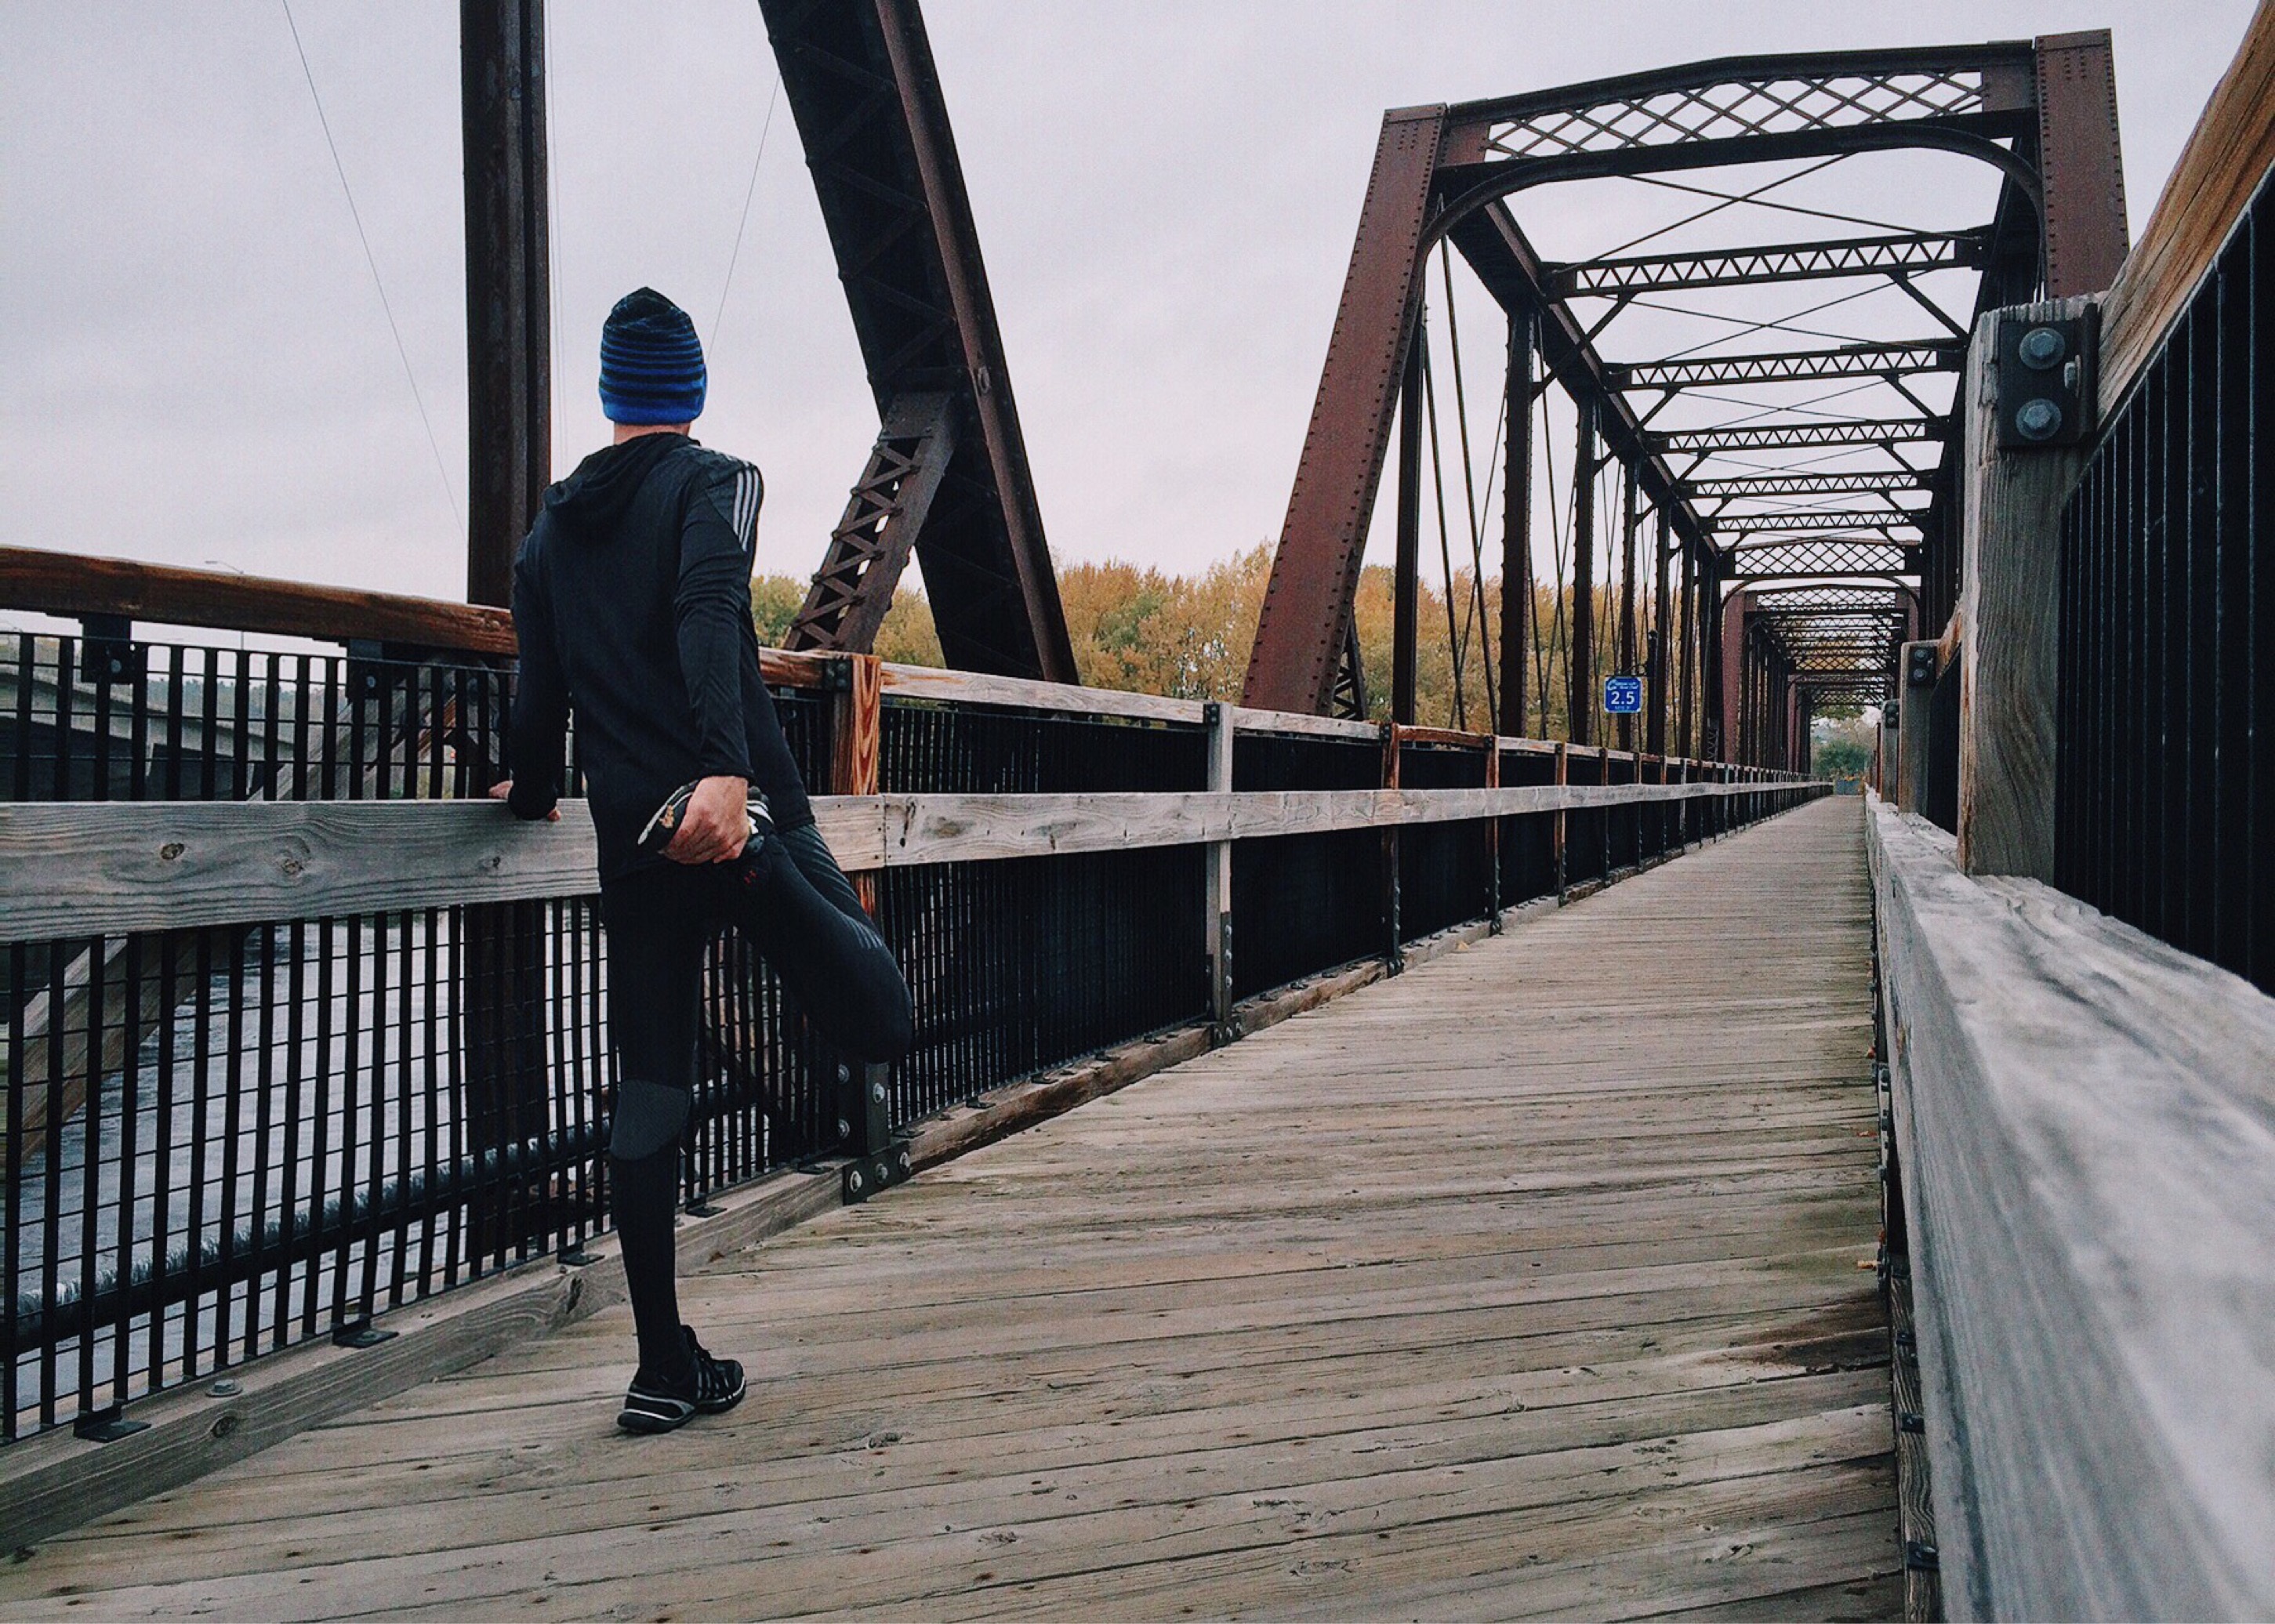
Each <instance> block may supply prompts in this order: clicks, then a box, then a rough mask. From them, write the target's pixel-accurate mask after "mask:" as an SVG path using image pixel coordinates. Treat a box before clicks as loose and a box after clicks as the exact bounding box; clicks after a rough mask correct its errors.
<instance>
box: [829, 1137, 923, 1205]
mask: <svg viewBox="0 0 2275 1624" xmlns="http://www.w3.org/2000/svg"><path fill="white" fill-rule="evenodd" d="M915 1172H916V1152H915V1150H914V1149H913V1147H911V1145H910V1144H909V1142H908V1141H907V1140H905V1139H896V1140H895V1141H893V1143H892V1144H890V1145H888V1147H887V1148H886V1150H885V1152H883V1154H881V1155H877V1156H864V1157H862V1158H861V1159H858V1161H850V1162H848V1163H846V1164H845V1171H844V1174H843V1178H844V1181H845V1188H844V1197H845V1205H847V1206H858V1205H860V1204H861V1203H862V1202H864V1201H866V1200H867V1199H868V1198H869V1197H872V1196H873V1195H875V1194H876V1193H877V1192H878V1191H879V1190H889V1189H891V1188H892V1187H893V1186H894V1185H896V1184H905V1183H907V1182H908V1181H909V1178H910V1176H911V1175H912V1174H914V1173H915Z"/></svg>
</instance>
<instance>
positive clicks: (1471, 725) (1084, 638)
mask: <svg viewBox="0 0 2275 1624" xmlns="http://www.w3.org/2000/svg"><path fill="white" fill-rule="evenodd" d="M1271 574H1272V549H1271V548H1269V547H1256V548H1250V549H1249V550H1248V551H1246V552H1243V553H1238V554H1236V555H1233V556H1232V557H1230V558H1227V559H1223V560H1221V561H1220V562H1218V563H1214V564H1212V565H1210V566H1209V567H1208V568H1207V569H1206V570H1203V571H1201V572H1200V573H1199V574H1198V575H1171V574H1168V573H1167V572H1165V571H1163V570H1158V569H1152V568H1145V567H1141V566H1139V565H1137V564H1131V563H1121V562H1119V561H1109V562H1107V563H1075V564H1063V565H1062V566H1061V567H1060V570H1059V598H1060V601H1061V602H1062V604H1063V605H1064V606H1065V610H1066V618H1067V631H1068V633H1069V637H1070V638H1072V640H1073V643H1074V653H1075V659H1076V661H1077V664H1078V666H1079V668H1080V669H1081V671H1082V676H1083V681H1084V682H1085V683H1086V684H1089V685H1090V686H1092V687H1093V688H1114V689H1121V690H1123V691H1130V692H1138V693H1158V694H1167V695H1169V696H1171V697H1172V698H1175V699H1234V700H1236V699H1239V697H1240V689H1241V684H1242V682H1243V679H1244V678H1245V677H1246V676H1247V673H1248V653H1249V648H1250V646H1251V644H1252V643H1253V642H1254V640H1255V637H1256V622H1257V617H1258V615H1259V614H1261V612H1262V610H1263V607H1264V588H1265V585H1266V582H1267V581H1268V580H1269V579H1270V578H1271ZM1392 587H1393V575H1392V571H1391V570H1390V569H1389V568H1388V567H1387V566H1386V565H1381V564H1376V565H1371V566H1369V567H1368V568H1367V569H1366V570H1364V571H1363V572H1362V573H1361V575H1360V577H1359V586H1358V598H1357V605H1356V615H1357V622H1358V641H1359V652H1360V659H1361V661H1362V663H1363V665H1364V668H1365V671H1366V676H1367V700H1368V706H1369V709H1370V710H1371V711H1372V714H1373V715H1374V717H1375V719H1376V720H1378V721H1387V720H1389V716H1390V670H1391V639H1392V615H1393V608H1394V605H1393V601H1392V600H1393V593H1392ZM805 590H806V589H805V582H804V581H802V580H799V579H797V578H796V577H793V576H788V575H765V576H760V577H759V578H756V579H755V580H753V581H752V594H751V597H752V611H753V616H754V618H755V619H756V621H757V623H758V631H759V638H760V641H761V642H764V643H767V644H769V645H776V646H778V645H779V644H781V643H782V640H783V639H784V638H786V637H787V635H788V633H789V631H790V621H791V619H792V618H793V617H794V616H796V615H797V609H798V606H799V605H800V604H801V603H802V602H804V601H805ZM1449 596H1450V598H1451V600H1452V602H1451V608H1450V610H1449V608H1448V604H1447V599H1448V597H1449ZM1644 596H1645V597H1648V593H1645V594H1644ZM1500 598H1501V583H1500V577H1499V576H1497V575H1496V576H1488V577H1486V578H1485V583H1484V586H1483V589H1482V591H1480V590H1479V589H1478V585H1477V582H1476V578H1475V577H1474V576H1472V575H1471V573H1470V571H1468V570H1458V571H1456V572H1455V576H1454V583H1453V590H1452V592H1451V593H1450V594H1448V593H1446V592H1445V591H1443V590H1442V589H1441V587H1440V586H1433V585H1431V584H1430V583H1429V582H1427V581H1425V582H1424V583H1422V585H1421V589H1420V594H1419V604H1418V619H1419V625H1420V635H1419V637H1418V638H1417V650H1416V656H1415V667H1416V669H1415V719H1416V720H1417V721H1420V722H1422V723H1424V724H1425V725H1429V726H1434V727H1449V728H1450V727H1460V728H1466V729H1470V730H1473V731H1483V730H1484V729H1485V727H1486V725H1487V721H1488V718H1489V717H1491V716H1498V715H1499V714H1500V705H1499V699H1500V696H1499V694H1498V693H1497V692H1489V690H1491V689H1493V687H1495V686H1496V685H1497V684H1498V683H1499V680H1500V668H1499V662H1500ZM1572 606H1573V597H1572V594H1571V593H1569V592H1567V593H1564V594H1563V596H1562V601H1561V602H1560V601H1559V600H1558V594H1557V593H1556V592H1555V591H1554V589H1553V588H1552V587H1549V586H1545V585H1542V586H1536V587H1535V588H1534V589H1533V623H1534V625H1535V626H1536V627H1538V628H1539V629H1540V630H1539V634H1538V635H1537V636H1536V637H1535V638H1534V648H1533V658H1532V662H1531V679H1530V686H1531V694H1530V697H1529V699H1528V702H1527V707H1526V708H1527V712H1528V718H1527V720H1528V729H1527V730H1528V731H1529V732H1530V733H1531V734H1532V735H1533V736H1536V737H1546V738H1561V737H1564V736H1566V733H1567V718H1568V715H1569V714H1570V713H1569V710H1568V701H1567V695H1568V661H1567V660H1566V657H1565V651H1566V648H1567V646H1568V642H1569V637H1568V627H1569V625H1570V623H1571V611H1572ZM1596 611H1597V613H1596V632H1595V642H1596V650H1597V658H1596V664H1597V674H1598V676H1599V677H1600V676H1608V675H1610V674H1612V673H1613V672H1614V670H1615V669H1616V668H1617V667H1616V664H1615V661H1616V660H1617V655H1618V646H1619V645H1618V606H1617V594H1616V590H1615V588H1614V590H1610V591H1599V593H1597V604H1596ZM1636 642H1637V645H1638V647H1640V646H1642V643H1643V633H1642V631H1637V633H1636ZM1488 648H1490V649H1491V651H1492V652H1491V653H1490V655H1489V654H1488V653H1487V652H1486V651H1487V650H1488ZM876 653H878V654H880V655H881V656H882V657H883V658H885V659H887V660H890V661H901V662H903V663H906V664H910V665H931V666H937V665H939V664H941V652H940V638H939V636H938V634H937V633H936V632H935V631H933V621H932V609H931V606H930V605H929V604H927V603H926V601H925V598H924V594H923V593H922V592H921V591H920V590H918V588H917V587H915V586H914V585H908V584H904V585H903V586H902V587H901V589H900V591H899V592H897V593H896V594H895V595H894V599H893V607H892V608H891V609H890V610H889V611H888V613H887V614H886V616H885V621H884V624H883V626H882V627H881V629H880V631H879V632H878V635H877V646H876ZM1639 663H1640V661H1638V664H1639ZM1457 666H1458V672H1457ZM1544 697H1545V704H1544ZM1489 703H1490V708H1489ZM1605 720H1606V721H1608V719H1605ZM1638 720H1640V719H1638ZM1501 730H1502V731H1504V732H1508V731H1513V730H1514V729H1509V728H1508V727H1506V726H1504V727H1503V728H1502V729H1501ZM1607 732H1608V729H1606V733H1607ZM1602 736H1605V734H1603V733H1599V737H1602ZM1669 736H1670V738H1671V737H1672V730H1671V729H1670V734H1669ZM1638 742H1640V735H1638Z"/></svg>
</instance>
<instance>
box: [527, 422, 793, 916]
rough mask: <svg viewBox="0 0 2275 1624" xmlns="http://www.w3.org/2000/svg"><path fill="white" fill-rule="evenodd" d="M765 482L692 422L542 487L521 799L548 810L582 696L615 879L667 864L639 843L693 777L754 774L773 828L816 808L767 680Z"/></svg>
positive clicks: (593, 784)
mask: <svg viewBox="0 0 2275 1624" xmlns="http://www.w3.org/2000/svg"><path fill="white" fill-rule="evenodd" d="M763 494H764V487H763V485H762V484H761V482H760V478H759V471H758V470H757V469H756V468H753V467H752V466H751V465H749V464H748V463H744V462H739V461H737V459H735V458H734V457H724V456H722V455H720V454H719V453H718V452H716V451H711V450H706V449H704V448H703V447H701V446H699V445H698V444H697V443H696V442H694V441H692V440H691V439H689V438H688V437H687V436H686V435H684V434H642V435H639V436H638V437H636V438H634V439H631V440H627V441H625V442H624V443H623V444H621V445H614V446H610V447H608V449H606V450H601V451H596V452H594V453H593V455H592V456H590V457H586V459H585V460H584V461H583V462H582V463H580V464H578V467H577V471H576V472H574V473H572V474H571V475H570V476H569V477H568V478H567V479H565V480H562V481H561V483H559V484H558V485H556V486H554V487H552V488H551V489H550V490H548V491H547V492H546V493H545V508H544V511H543V512H541V513H540V514H539V515H538V518H537V523H536V524H535V525H532V526H531V527H530V532H529V536H528V539H527V540H525V541H524V542H523V543H522V544H521V556H520V558H519V560H518V562H517V563H516V564H515V565H514V574H513V623H514V631H515V633H516V635H517V636H518V638H520V642H521V671H520V680H519V683H518V686H517V687H516V689H515V692H514V701H513V730H512V737H511V740H510V746H511V768H512V772H513V794H512V800H511V804H512V807H513V810H514V812H515V813H516V814H517V815H518V816H520V817H523V818H542V817H543V816H544V815H545V814H546V813H547V812H549V811H551V810H552V808H553V804H554V803H555V801H556V800H557V799H558V798H559V797H560V794H561V776H562V760H563V733H564V731H565V729H566V728H567V725H568V721H569V712H570V710H571V707H572V706H573V707H574V708H575V710H576V713H577V749H578V762H579V765H580V766H581V767H583V769H584V773H585V777H586V788H587V791H588V793H589V794H590V795H591V797H592V804H593V827H594V831H595V833H596V834H597V835H598V836H599V841H600V848H601V851H600V857H601V879H602V880H612V879H615V878H616V877H617V876H619V875H622V874H624V873H626V872H630V871H631V870H633V869H636V868H639V867H641V866H644V865H648V864H652V863H656V862H661V860H662V859H661V858H659V857H649V856H647V855H646V854H645V853H643V852H641V851H640V850H639V845H638V842H639V832H640V830H641V829H642V828H643V827H646V823H647V820H648V818H649V817H650V815H651V814H653V813H654V811H655V809H656V807H657V805H658V804H660V803H661V801H662V800H663V798H664V797H666V796H668V795H669V794H670V793H671V791H673V790H674V789H677V788H678V787H679V786H680V785H682V784H684V783H686V782H688V781H690V780H691V779H696V778H710V777H722V776H723V777H734V778H743V779H747V780H749V781H750V783H751V786H752V789H757V790H760V791H761V792H762V793H764V795H765V796H766V797H767V805H768V806H769V808H770V809H771V810H772V812H773V813H774V819H775V825H776V827H780V828H785V829H788V828H795V827H797V826H798V825H800V824H803V823H810V822H812V821H813V810H812V809H811V808H810V807H809V806H808V805H807V804H806V798H805V786H804V784H802V783H801V782H799V779H798V774H797V764H796V763H795V762H794V761H793V760H792V759H790V745H789V744H788V742H787V741H785V740H784V739H783V737H782V723H781V721H780V720H779V719H778V718H777V717H776V716H775V706H774V700H773V699H772V698H771V697H770V696H769V695H768V694H767V689H766V684H765V683H764V682H762V681H761V680H760V676H759V638H758V632H757V631H756V630H755V629H754V628H753V627H752V623H751V563H752V556H751V548H752V537H753V536H754V534H755V533H756V532H757V528H758V518H759V502H760V498H761V496H762V495H763Z"/></svg>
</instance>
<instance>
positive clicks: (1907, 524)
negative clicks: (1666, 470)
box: [1705, 508, 1926, 536]
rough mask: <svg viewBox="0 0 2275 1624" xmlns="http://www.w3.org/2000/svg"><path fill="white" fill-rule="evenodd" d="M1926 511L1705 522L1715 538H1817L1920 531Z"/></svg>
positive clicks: (1734, 516)
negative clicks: (1829, 534)
mask: <svg viewBox="0 0 2275 1624" xmlns="http://www.w3.org/2000/svg"><path fill="white" fill-rule="evenodd" d="M1925 512H1926V510H1925V509H1920V508H1913V509H1894V508H1891V509H1886V510H1882V511H1879V512H1874V511H1873V510H1871V509H1870V508H1852V509H1842V510H1838V511H1836V510H1831V509H1827V510H1824V511H1821V512H1811V513H1726V514H1719V515H1717V516H1716V517H1713V518H1710V519H1708V520H1706V521H1705V528H1706V530H1707V531H1708V532H1709V533H1712V534H1715V535H1740V536H1747V535H1752V536H1771V535H1794V534H1815V533H1819V532H1832V531H1858V530H1862V531H1885V530H1889V529H1897V530H1903V529H1913V530H1916V529H1918V528H1919V525H1920V520H1921V518H1922V517H1924V514H1925Z"/></svg>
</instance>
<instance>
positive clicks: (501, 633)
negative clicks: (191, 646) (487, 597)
mask: <svg viewBox="0 0 2275 1624" xmlns="http://www.w3.org/2000/svg"><path fill="white" fill-rule="evenodd" d="M0 608H10V609H28V610H32V611H34V612H36V613H38V614H42V615H68V616H87V615H119V616H125V617H126V618H127V619H129V620H147V621H157V622H159V623H162V624H166V625H175V626H215V627H225V628H226V629H228V630H229V631H263V632H268V633H271V634H273V635H276V636H279V637H296V638H318V639H321V640H323V641H328V642H340V643H344V642H347V641H349V640H350V639H356V640H363V639H369V640H371V641H373V642H378V643H400V644H405V645H409V646H413V647H418V648H435V649H458V650H464V651H465V652H466V653H474V654H488V655H510V654H511V653H513V652H514V640H513V616H510V615H509V614H507V613H506V611H505V610H503V609H493V608H482V607H481V606H480V605H479V604H472V603H448V602H444V601H442V600H441V599H437V598H405V597H398V596H396V595H394V594H391V593H377V592H361V591H358V590H356V589H355V588H352V587H346V586H312V585H308V584H307V583H306V582H305V581H280V580H275V579H272V578H268V577H265V576H257V575H231V574H225V573H223V572H222V571H220V570H182V569H177V568H175V567H174V566H173V565H171V564H148V563H136V562H134V561H133V560H132V559H125V558H89V557H85V556H82V555H79V554H76V553H45V552H36V551H34V550H33V549H32V548H20V547H0Z"/></svg>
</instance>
